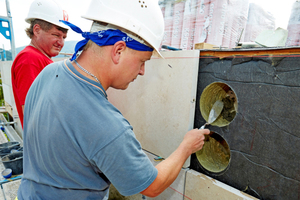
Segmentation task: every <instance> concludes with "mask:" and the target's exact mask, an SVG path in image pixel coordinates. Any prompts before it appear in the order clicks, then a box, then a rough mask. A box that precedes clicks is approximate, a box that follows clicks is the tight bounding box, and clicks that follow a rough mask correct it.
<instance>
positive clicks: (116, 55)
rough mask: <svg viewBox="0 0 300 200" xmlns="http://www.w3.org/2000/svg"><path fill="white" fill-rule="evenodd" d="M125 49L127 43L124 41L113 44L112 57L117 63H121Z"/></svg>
mask: <svg viewBox="0 0 300 200" xmlns="http://www.w3.org/2000/svg"><path fill="white" fill-rule="evenodd" d="M125 49H126V43H125V42H124V41H118V42H116V43H115V44H114V45H113V48H112V51H111V57H112V60H113V62H114V63H115V64H118V63H119V61H120V57H121V54H122V53H123V52H124V51H125Z"/></svg>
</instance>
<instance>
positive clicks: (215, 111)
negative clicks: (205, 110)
mask: <svg viewBox="0 0 300 200" xmlns="http://www.w3.org/2000/svg"><path fill="white" fill-rule="evenodd" d="M223 107H224V103H223V101H220V100H217V101H216V102H215V103H214V105H213V106H212V108H211V110H210V112H209V116H208V120H207V122H206V123H205V124H204V125H203V126H201V128H200V129H204V128H205V126H206V125H209V124H211V123H213V122H214V121H216V119H217V118H218V117H219V115H220V114H221V112H222V110H223Z"/></svg>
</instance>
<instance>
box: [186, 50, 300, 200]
mask: <svg viewBox="0 0 300 200" xmlns="http://www.w3.org/2000/svg"><path fill="white" fill-rule="evenodd" d="M287 50H289V49H287ZM290 50H291V49H290ZM275 51H277V52H275ZM280 52H281V50H279V49H277V50H274V51H272V52H270V53H268V50H265V51H253V54H252V55H250V54H249V55H248V56H241V55H240V54H239V52H236V53H234V54H232V55H229V54H227V56H222V57H218V56H207V57H206V56H201V58H200V62H199V63H200V65H199V76H198V91H197V98H196V99H197V102H196V108H200V109H196V110H195V112H196V113H195V127H200V126H201V125H203V124H204V123H205V122H206V120H207V114H206V115H205V113H204V112H203V111H205V109H203V107H204V108H205V106H206V105H207V106H208V107H209V108H211V107H212V106H211V105H212V104H213V102H215V100H216V99H220V100H222V101H223V102H224V110H223V111H222V113H221V115H220V117H219V118H218V119H217V121H216V122H215V123H214V124H212V125H211V126H208V128H209V129H210V130H211V131H212V132H214V133H217V134H218V135H219V136H220V138H221V137H222V138H224V141H223V142H222V143H221V142H220V143H219V144H221V146H218V147H217V146H215V147H214V148H213V147H212V146H211V144H213V143H211V142H206V143H205V145H204V147H203V149H204V153H203V155H204V156H202V157H201V155H199V154H198V153H197V154H193V155H192V158H191V166H190V167H191V168H192V169H194V170H196V171H198V172H201V173H204V174H206V175H208V176H210V177H212V178H214V179H217V180H219V181H221V182H223V183H226V184H228V185H230V186H232V187H234V188H237V189H239V190H241V191H244V192H246V193H248V194H250V195H252V196H254V197H256V198H259V199H272V200H290V199H295V200H296V199H299V197H300V190H299V189H300V153H299V149H300V139H299V138H300V131H299V113H300V107H299V101H300V98H299V93H300V84H299V83H300V82H299V77H300V74H299V72H300V64H299V63H300V62H299V61H300V55H299V54H298V55H292V54H288V55H286V56H285V55H280ZM202 53H203V52H202ZM223 53H224V52H223ZM225 53H226V52H225ZM240 53H242V52H240ZM258 53H261V55H260V56H257V54H258ZM274 53H276V54H277V55H274ZM299 53H300V52H299ZM209 54H210V55H217V54H218V52H216V51H214V52H213V51H212V52H209V51H207V55H209ZM223 55H225V54H223ZM227 94H230V95H227ZM227 97H230V99H231V100H232V104H230V103H228V101H225V100H228V99H227ZM226 102H227V103H226ZM231 105H232V106H231ZM225 111H226V112H225ZM227 111H230V112H227ZM205 118H206V119H205ZM225 119H226V120H225ZM224 122H226V123H224ZM220 141H221V140H220ZM225 143H226V145H223V144H225ZM221 147H222V148H221ZM226 148H227V149H229V150H230V151H229V152H228V153H227V152H226V151H224V150H226ZM226 153H227V154H226ZM205 156H206V157H205ZM199 158H200V159H199ZM207 163H209V164H208V165H207ZM224 163H225V164H226V166H225V167H223V164H224ZM216 169H221V170H219V171H218V170H216Z"/></svg>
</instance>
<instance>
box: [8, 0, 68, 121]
mask: <svg viewBox="0 0 300 200" xmlns="http://www.w3.org/2000/svg"><path fill="white" fill-rule="evenodd" d="M60 20H66V21H67V20H68V15H67V13H66V11H64V10H63V9H62V8H61V7H60V6H59V5H58V4H57V2H55V1H53V0H35V1H33V2H32V4H31V6H30V9H29V12H28V16H27V18H26V19H25V21H26V22H28V23H29V24H30V27H29V28H27V29H26V34H27V36H28V37H29V38H30V39H31V42H30V44H29V45H28V46H27V47H25V49H24V50H22V51H21V52H20V53H19V54H18V55H17V56H16V58H15V59H14V63H13V65H12V69H11V76H12V86H13V93H14V98H15V102H16V107H17V110H18V114H19V117H20V121H21V124H22V126H23V111H24V104H25V98H26V94H27V92H28V89H29V88H30V86H31V84H32V82H33V81H34V80H35V78H36V77H37V75H38V74H39V73H40V72H41V71H42V70H43V69H44V67H46V66H47V65H48V64H50V63H52V62H53V61H52V59H51V58H52V57H55V56H57V55H58V54H59V52H60V51H61V49H62V48H63V46H64V40H65V38H66V37H67V31H68V27H67V26H66V25H64V24H63V23H62V22H60Z"/></svg>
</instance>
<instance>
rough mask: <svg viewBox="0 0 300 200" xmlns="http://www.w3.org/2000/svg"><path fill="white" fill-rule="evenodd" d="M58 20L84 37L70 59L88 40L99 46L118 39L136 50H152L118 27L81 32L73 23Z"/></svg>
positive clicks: (74, 56)
mask: <svg viewBox="0 0 300 200" xmlns="http://www.w3.org/2000/svg"><path fill="white" fill-rule="evenodd" d="M60 21H61V22H63V23H64V24H66V25H67V26H69V27H70V28H71V29H72V30H73V31H75V32H76V33H80V34H81V35H82V37H84V38H85V39H84V40H81V41H79V42H78V43H77V44H76V46H75V53H74V54H73V56H72V58H71V61H72V60H74V59H76V55H77V53H78V52H79V51H82V49H83V47H84V46H85V45H86V44H87V42H88V41H89V40H92V41H93V42H95V43H96V44H97V45H99V46H107V45H114V44H115V43H116V42H118V41H124V42H125V43H126V45H127V46H128V47H129V48H131V49H134V50H137V51H153V48H151V47H148V46H147V45H145V44H142V43H140V42H138V41H136V40H134V39H133V38H131V37H129V36H128V35H127V34H126V33H124V32H122V31H120V30H118V29H116V30H115V29H108V30H102V31H98V32H94V33H90V32H83V31H82V30H81V29H80V28H79V27H77V26H75V25H74V24H72V23H70V22H68V21H63V20H60Z"/></svg>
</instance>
